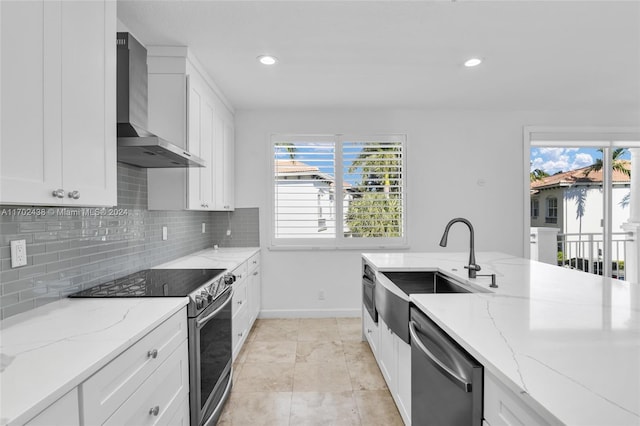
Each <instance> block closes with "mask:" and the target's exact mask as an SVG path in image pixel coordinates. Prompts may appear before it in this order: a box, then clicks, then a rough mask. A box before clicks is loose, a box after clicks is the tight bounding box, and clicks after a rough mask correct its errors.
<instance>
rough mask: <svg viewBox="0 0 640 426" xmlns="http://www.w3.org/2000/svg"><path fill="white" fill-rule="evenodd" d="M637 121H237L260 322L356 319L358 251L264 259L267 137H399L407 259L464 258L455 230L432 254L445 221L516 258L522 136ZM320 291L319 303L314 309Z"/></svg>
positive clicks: (547, 116) (326, 113)
mask: <svg viewBox="0 0 640 426" xmlns="http://www.w3.org/2000/svg"><path fill="white" fill-rule="evenodd" d="M639 116H640V115H639V114H638V112H637V111H634V112H627V113H620V112H619V111H617V112H616V111H611V110H608V111H598V112H590V113H582V114H581V113H578V112H573V111H572V112H562V111H549V112H518V111H464V110H460V111H431V110H341V109H334V110H247V111H243V110H240V111H237V112H236V199H237V202H236V206H237V207H259V208H260V233H261V235H260V241H261V244H262V248H263V251H262V256H263V263H262V265H263V274H262V285H263V293H262V295H263V296H262V309H263V316H286V315H296V316H311V315H319V316H322V315H347V314H353V315H359V313H360V304H361V295H360V291H361V290H360V285H361V284H360V268H361V260H360V253H361V252H362V250H350V251H346V250H345V251H337V252H336V251H270V250H269V249H268V246H267V245H268V242H269V240H270V239H269V232H270V230H271V227H270V223H269V220H270V215H269V211H268V209H269V199H268V197H269V194H270V190H269V185H270V184H271V182H272V179H271V177H270V171H269V170H270V169H269V159H270V146H269V135H270V134H271V133H295V132H300V133H406V134H407V179H406V185H407V191H406V193H407V229H408V238H409V245H410V247H411V248H410V251H444V250H449V251H466V250H467V249H468V245H469V235H468V231H467V229H466V227H464V226H461V225H455V226H454V228H452V232H451V234H450V238H449V247H447V248H446V249H443V248H441V247H439V246H438V242H439V240H440V237H441V235H442V231H443V229H444V226H445V225H446V223H447V222H448V221H449V219H451V218H453V217H456V216H463V217H466V218H468V219H469V220H470V221H471V222H472V223H473V225H474V227H475V230H476V241H475V243H476V250H477V251H483V250H498V251H502V252H505V253H509V254H514V255H522V253H523V245H524V235H525V233H524V218H525V215H524V202H523V199H524V194H523V191H524V187H525V185H524V179H525V178H527V176H528V172H529V170H528V169H527V170H524V157H523V141H522V134H523V126H547V125H548V126H616V125H619V126H638V125H639V124H640V122H639V120H640V119H639V118H638V117H639ZM528 155H529V153H528V152H527V156H528ZM525 173H526V175H525ZM527 179H528V178H527ZM541 208H542V206H541ZM528 214H529V212H528V211H527V216H528ZM527 244H528V240H527ZM364 251H367V250H364ZM479 260H480V262H479V263H480V264H481V258H480V259H479ZM320 290H324V292H325V295H326V300H324V301H319V300H318V292H319V291H320Z"/></svg>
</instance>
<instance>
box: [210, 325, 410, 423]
mask: <svg viewBox="0 0 640 426" xmlns="http://www.w3.org/2000/svg"><path fill="white" fill-rule="evenodd" d="M360 327H361V325H360V318H321V319H307V318H304V319H261V320H260V319H259V320H257V321H256V323H255V325H254V327H253V329H252V330H251V333H250V334H249V337H248V338H247V341H246V343H245V344H244V347H243V348H242V351H241V352H240V354H239V355H238V358H237V359H236V362H235V364H234V383H233V389H232V391H231V396H230V397H229V400H228V401H227V404H226V405H225V408H224V411H223V413H222V415H221V417H220V420H219V421H218V425H220V426H227V425H242V426H244V425H247V426H249V425H250V426H257V425H269V426H287V425H291V426H298V425H322V426H325V425H335V426H341V425H366V426H375V425H380V426H382V425H384V426H393V425H403V423H402V419H401V417H400V414H399V413H398V410H397V408H396V406H395V404H394V402H393V399H392V397H391V394H390V393H389V391H388V389H387V386H386V384H385V381H384V378H383V377H382V374H381V373H380V370H379V369H378V365H377V364H376V361H375V359H374V357H373V353H371V350H370V349H369V345H368V344H367V343H366V342H362V341H361V331H360V330H361V329H360Z"/></svg>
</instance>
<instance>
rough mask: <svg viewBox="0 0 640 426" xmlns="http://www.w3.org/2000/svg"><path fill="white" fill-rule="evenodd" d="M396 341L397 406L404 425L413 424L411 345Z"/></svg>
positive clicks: (399, 340)
mask: <svg viewBox="0 0 640 426" xmlns="http://www.w3.org/2000/svg"><path fill="white" fill-rule="evenodd" d="M394 337H395V338H396V339H395V340H396V344H397V348H396V355H397V357H396V366H397V371H398V388H397V391H396V396H395V398H394V399H395V400H396V404H397V405H398V411H400V415H401V416H402V420H404V423H405V424H407V425H409V424H411V345H409V344H407V343H405V342H404V341H402V340H401V339H400V338H399V337H398V336H394Z"/></svg>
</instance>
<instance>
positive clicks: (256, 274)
mask: <svg viewBox="0 0 640 426" xmlns="http://www.w3.org/2000/svg"><path fill="white" fill-rule="evenodd" d="M247 293H248V295H247V298H248V299H249V300H248V302H249V314H250V315H249V329H251V326H252V325H253V323H254V322H255V320H256V318H257V317H258V314H259V313H260V302H261V298H262V292H261V289H260V268H259V267H256V268H254V269H253V270H252V271H251V272H250V273H249V288H248V291H247Z"/></svg>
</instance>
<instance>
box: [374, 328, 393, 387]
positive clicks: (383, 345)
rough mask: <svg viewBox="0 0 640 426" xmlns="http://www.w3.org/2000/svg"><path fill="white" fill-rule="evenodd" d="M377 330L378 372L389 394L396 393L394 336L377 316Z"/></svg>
mask: <svg viewBox="0 0 640 426" xmlns="http://www.w3.org/2000/svg"><path fill="white" fill-rule="evenodd" d="M378 330H379V332H380V346H379V350H378V353H379V354H380V356H379V358H378V362H379V364H380V371H382V375H383V376H384V378H385V380H386V381H387V386H388V387H389V391H390V392H391V394H395V393H396V389H397V386H396V383H397V374H396V371H395V367H396V348H395V342H394V334H393V332H392V331H391V329H390V328H389V327H388V326H387V324H385V322H384V320H383V319H382V317H381V316H378Z"/></svg>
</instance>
